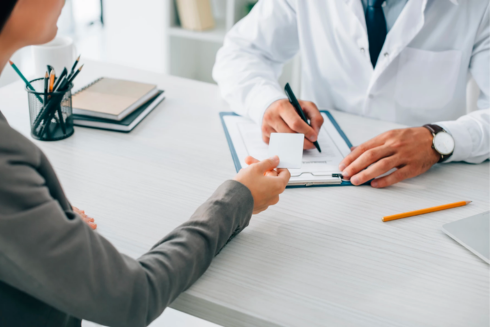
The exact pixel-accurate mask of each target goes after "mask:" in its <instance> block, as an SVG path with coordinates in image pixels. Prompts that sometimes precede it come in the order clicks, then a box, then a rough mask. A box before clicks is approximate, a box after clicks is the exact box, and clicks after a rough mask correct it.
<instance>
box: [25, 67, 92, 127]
mask: <svg viewBox="0 0 490 327" xmlns="http://www.w3.org/2000/svg"><path fill="white" fill-rule="evenodd" d="M82 68H83V65H82V66H81V67H80V68H79V69H78V70H77V71H75V73H74V74H73V76H71V77H70V79H68V77H67V76H65V78H63V81H61V82H60V85H59V86H58V89H57V90H59V92H66V88H67V87H68V86H69V85H70V84H71V83H72V82H73V80H75V78H76V77H77V76H78V74H79V73H80V72H81V71H82ZM61 99H62V98H61ZM61 99H60V100H61ZM48 108H49V105H48V107H46V109H45V111H44V112H43V114H42V115H43V116H42V117H41V119H44V118H45V123H44V126H42V127H41V129H40V133H39V136H42V135H44V133H47V132H48V130H49V125H50V122H51V119H52V118H53V116H54V114H55V112H56V111H57V110H52V109H51V108H49V109H48ZM34 123H36V122H34ZM63 123H64V122H63ZM38 124H39V123H38ZM34 126H35V128H37V126H36V125H34ZM61 127H62V128H63V127H64V125H63V124H62V125H61ZM63 132H65V131H63Z"/></svg>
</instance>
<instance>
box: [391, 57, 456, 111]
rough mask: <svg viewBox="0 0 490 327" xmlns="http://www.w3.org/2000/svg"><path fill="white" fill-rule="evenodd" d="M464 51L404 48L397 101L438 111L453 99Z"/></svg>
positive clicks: (404, 105)
mask: <svg viewBox="0 0 490 327" xmlns="http://www.w3.org/2000/svg"><path fill="white" fill-rule="evenodd" d="M460 65H461V51H459V50H450V51H442V52H434V51H426V50H419V49H413V48H405V49H404V50H403V51H402V52H401V53H400V60H399V62H398V75H397V81H396V90H395V99H396V102H397V103H398V104H399V105H401V106H403V107H407V108H416V109H439V108H442V107H444V106H446V105H447V104H448V103H449V102H450V101H451V99H452V98H453V94H454V89H455V87H456V82H457V78H458V73H459V71H460V68H461V67H460Z"/></svg>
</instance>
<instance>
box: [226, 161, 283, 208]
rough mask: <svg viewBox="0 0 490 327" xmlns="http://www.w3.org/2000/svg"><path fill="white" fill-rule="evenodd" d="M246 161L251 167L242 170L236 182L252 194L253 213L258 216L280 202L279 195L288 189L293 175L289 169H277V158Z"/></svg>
mask: <svg viewBox="0 0 490 327" xmlns="http://www.w3.org/2000/svg"><path fill="white" fill-rule="evenodd" d="M245 161H246V162H247V164H248V165H249V166H248V167H247V168H244V169H242V170H240V172H239V173H238V175H236V177H235V180H236V181H237V182H240V183H242V184H243V185H245V186H246V187H247V188H248V189H249V190H250V192H251V193H252V197H253V198H254V209H253V213H254V215H256V214H258V213H260V212H262V211H264V210H266V209H267V208H268V207H269V206H271V205H275V204H277V202H279V194H281V193H282V192H284V190H285V189H286V185H288V182H289V178H291V174H290V173H289V170H287V169H280V168H277V169H275V168H276V167H277V165H279V158H278V157H277V156H274V157H272V158H270V159H266V160H263V161H258V160H257V159H255V158H252V157H247V158H246V159H245Z"/></svg>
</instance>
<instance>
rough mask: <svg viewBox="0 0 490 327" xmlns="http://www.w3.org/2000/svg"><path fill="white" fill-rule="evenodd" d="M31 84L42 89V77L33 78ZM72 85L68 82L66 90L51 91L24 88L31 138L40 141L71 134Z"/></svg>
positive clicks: (65, 136)
mask: <svg viewBox="0 0 490 327" xmlns="http://www.w3.org/2000/svg"><path fill="white" fill-rule="evenodd" d="M31 84H32V86H33V87H34V89H35V90H42V89H43V88H44V78H38V79H35V80H33V81H31ZM72 87H73V85H71V84H70V86H69V87H68V89H67V90H64V91H62V92H58V91H55V92H51V93H44V92H37V91H32V90H31V89H29V88H26V91H27V96H28V101H29V118H30V122H31V135H32V137H33V138H35V139H37V140H40V141H59V140H63V139H66V138H67V137H70V136H71V135H73V133H74V132H75V129H74V128H73V107H72V94H71V89H72Z"/></svg>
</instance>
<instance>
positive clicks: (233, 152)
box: [219, 110, 369, 188]
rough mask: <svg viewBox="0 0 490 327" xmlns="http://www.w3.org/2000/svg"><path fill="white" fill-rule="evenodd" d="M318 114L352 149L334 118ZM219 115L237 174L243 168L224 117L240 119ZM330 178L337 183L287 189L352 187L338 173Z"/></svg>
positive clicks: (291, 186) (317, 183) (319, 183)
mask: <svg viewBox="0 0 490 327" xmlns="http://www.w3.org/2000/svg"><path fill="white" fill-rule="evenodd" d="M320 113H322V114H325V116H326V117H327V118H328V119H329V120H330V122H331V123H332V125H333V126H334V127H335V129H336V130H337V132H338V134H339V135H340V137H341V138H342V140H343V141H344V142H345V144H346V145H347V147H348V148H349V149H350V148H352V143H351V142H350V140H349V139H348V138H347V136H346V135H345V133H344V131H343V130H342V128H341V127H340V126H339V124H338V123H337V121H336V120H335V118H334V117H333V116H332V114H331V113H330V112H329V111H327V110H320ZM219 115H220V119H221V124H222V125H223V130H224V132H225V136H226V140H227V142H228V146H229V148H230V152H231V157H232V159H233V163H234V164H235V169H236V171H237V172H239V171H240V169H242V168H243V167H242V165H241V163H240V159H239V158H238V154H237V151H236V149H235V145H234V144H233V140H232V138H231V136H230V131H229V130H228V127H227V125H226V122H225V117H227V116H238V117H240V116H239V115H237V114H235V113H234V112H220V114H219ZM310 174H312V173H310ZM312 175H313V174H312ZM335 175H337V176H335ZM332 178H338V181H335V183H333V182H328V183H323V182H311V183H309V182H306V183H304V184H301V185H296V184H291V185H288V186H287V188H299V187H330V186H352V185H353V184H352V183H351V182H350V181H348V180H344V179H343V178H342V175H341V174H340V173H339V174H332ZM368 183H369V182H368Z"/></svg>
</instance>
